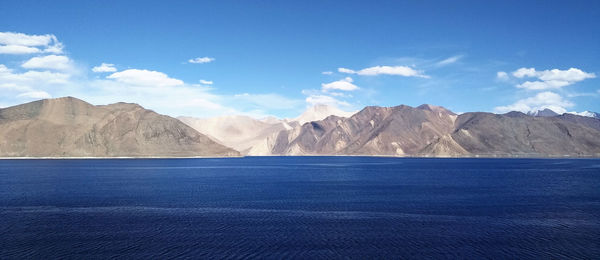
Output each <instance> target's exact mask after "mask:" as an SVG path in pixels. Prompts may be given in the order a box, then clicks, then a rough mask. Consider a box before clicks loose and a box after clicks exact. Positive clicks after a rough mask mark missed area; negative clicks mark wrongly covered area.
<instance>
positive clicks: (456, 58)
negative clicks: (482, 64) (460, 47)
mask: <svg viewBox="0 0 600 260" xmlns="http://www.w3.org/2000/svg"><path fill="white" fill-rule="evenodd" d="M463 57H464V55H456V56H452V57H449V58H447V59H444V60H441V61H438V62H437V63H436V64H435V65H436V66H438V67H443V66H446V65H450V64H452V63H456V62H457V61H459V60H460V59H462V58H463Z"/></svg>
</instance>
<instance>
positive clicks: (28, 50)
mask: <svg viewBox="0 0 600 260" xmlns="http://www.w3.org/2000/svg"><path fill="white" fill-rule="evenodd" d="M40 52H41V51H40V49H38V48H35V47H28V46H21V45H0V54H32V53H40Z"/></svg>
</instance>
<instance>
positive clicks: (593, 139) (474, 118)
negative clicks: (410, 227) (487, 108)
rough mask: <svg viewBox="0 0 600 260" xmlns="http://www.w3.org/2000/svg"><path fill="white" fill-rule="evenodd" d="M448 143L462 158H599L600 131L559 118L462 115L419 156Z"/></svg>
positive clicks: (478, 113) (482, 114)
mask: <svg viewBox="0 0 600 260" xmlns="http://www.w3.org/2000/svg"><path fill="white" fill-rule="evenodd" d="M447 140H451V141H452V142H453V143H455V144H457V145H458V146H460V148H461V149H463V150H464V151H463V152H462V153H461V152H458V151H455V153H456V155H463V156H492V157H495V156H501V157H510V156H520V157H545V156H553V157H561V156H600V131H598V130H597V129H594V128H591V127H588V126H586V125H583V124H578V123H575V122H573V121H570V120H565V119H563V118H561V117H532V116H528V115H525V114H522V113H518V112H516V113H509V114H504V115H497V114H492V113H482V112H476V113H465V114H461V115H460V116H458V118H457V119H456V122H455V129H454V130H453V131H452V133H451V134H450V135H448V136H444V137H443V138H442V139H440V141H438V142H437V143H433V144H431V145H430V146H429V147H427V148H425V149H424V150H423V152H422V153H421V154H422V155H434V156H435V155H437V154H436V153H435V151H433V150H432V149H431V148H432V147H435V146H437V145H439V142H446V141H447Z"/></svg>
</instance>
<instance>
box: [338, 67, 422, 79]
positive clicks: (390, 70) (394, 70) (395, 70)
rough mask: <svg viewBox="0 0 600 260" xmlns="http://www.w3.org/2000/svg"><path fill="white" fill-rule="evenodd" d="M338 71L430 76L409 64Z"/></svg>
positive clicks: (374, 74)
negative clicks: (408, 65)
mask: <svg viewBox="0 0 600 260" xmlns="http://www.w3.org/2000/svg"><path fill="white" fill-rule="evenodd" d="M338 71H339V72H341V73H348V74H357V75H361V76H377V75H395V76H404V77H419V78H429V76H427V75H425V74H423V71H421V70H415V69H413V68H411V67H407V66H374V67H369V68H365V69H362V70H359V71H355V70H351V69H347V68H338Z"/></svg>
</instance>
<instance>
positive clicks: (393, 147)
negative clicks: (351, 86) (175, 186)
mask: <svg viewBox="0 0 600 260" xmlns="http://www.w3.org/2000/svg"><path fill="white" fill-rule="evenodd" d="M590 115H594V113H591V112H590V113H589V115H587V116H582V115H576V114H562V115H559V114H557V113H555V112H554V111H552V110H549V109H546V110H542V111H536V112H534V113H530V114H524V113H521V112H509V113H506V114H493V113H484V112H472V113H463V114H460V115H457V114H455V113H453V112H452V111H450V110H448V109H445V108H443V107H439V106H433V105H427V104H425V105H421V106H418V107H410V106H406V105H400V106H395V107H378V106H368V107H365V108H364V109H362V110H360V111H358V112H356V113H352V112H344V111H341V110H339V109H335V108H332V107H329V106H325V105H319V106H315V107H311V108H309V109H308V110H307V111H306V112H304V113H303V114H302V115H300V116H299V117H297V118H293V119H277V118H273V117H270V118H264V119H255V118H252V117H247V116H239V115H234V116H222V117H216V118H203V119H202V118H193V117H179V118H177V119H176V118H172V117H169V116H166V115H160V114H157V113H155V112H153V111H151V110H147V109H144V108H143V107H141V106H139V105H136V104H129V103H116V104H110V105H105V106H94V105H91V104H89V103H86V102H84V101H82V100H79V99H76V98H72V97H66V98H58V99H46V100H39V101H35V102H31V103H26V104H22V105H18V106H13V107H8V108H4V109H0V136H2V138H1V139H0V156H2V157H118V156H131V157H145V156H157V157H162V156H164V157H194V156H239V155H253V156H258V155H369V156H419V157H430V156H432V157H479V156H481V157H564V156H569V157H600V119H598V118H595V117H593V116H590ZM596 115H597V114H596ZM229 147H230V148H229Z"/></svg>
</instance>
